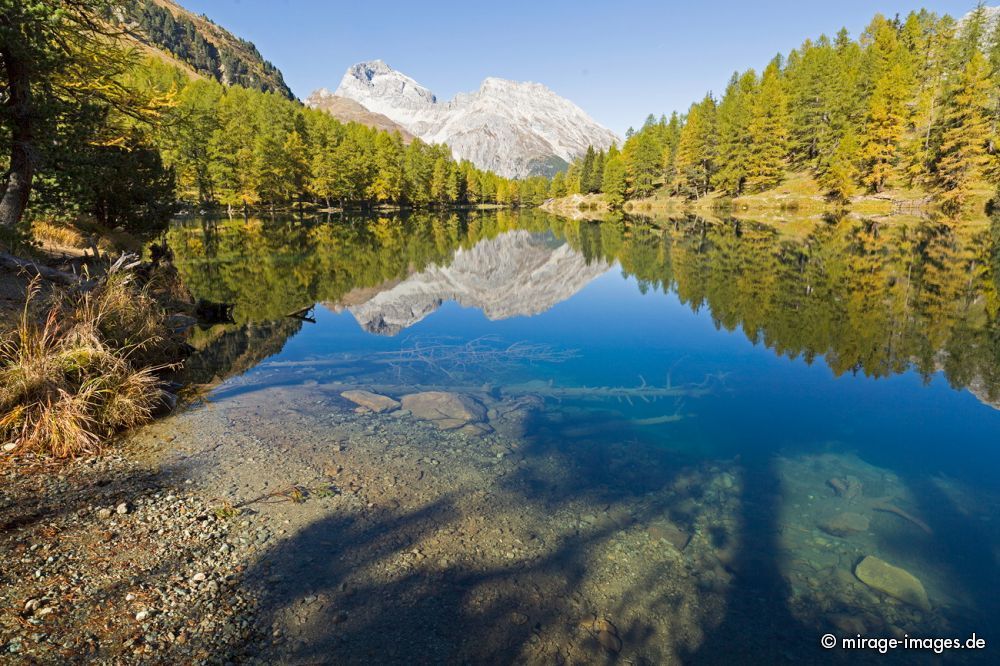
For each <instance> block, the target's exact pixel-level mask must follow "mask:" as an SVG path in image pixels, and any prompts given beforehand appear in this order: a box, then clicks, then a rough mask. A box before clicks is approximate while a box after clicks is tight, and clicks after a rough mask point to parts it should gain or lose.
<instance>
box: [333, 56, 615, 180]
mask: <svg viewBox="0 0 1000 666" xmlns="http://www.w3.org/2000/svg"><path fill="white" fill-rule="evenodd" d="M324 92H325V91H324ZM317 94H319V91H317ZM325 94H326V95H329V93H328V92H325ZM333 94H334V95H335V96H339V97H345V98H348V99H352V100H354V101H355V102H358V103H359V104H361V105H362V106H364V107H365V108H367V109H368V110H369V111H372V112H374V113H378V114H382V115H384V116H386V117H387V118H390V119H391V120H392V121H394V122H396V123H398V124H399V125H401V126H402V127H404V128H405V129H406V130H407V131H409V132H410V133H411V134H413V135H414V136H417V137H420V138H421V139H423V140H424V141H427V142H429V143H447V144H448V145H449V146H450V147H451V149H452V152H453V153H454V155H455V157H456V158H457V159H467V160H469V161H471V162H472V163H474V164H475V165H476V166H478V167H479V168H481V169H489V170H491V171H494V172H496V173H498V174H500V175H503V176H507V177H511V178H521V177H525V176H530V175H536V174H544V175H551V174H552V173H554V172H555V171H556V170H558V169H560V168H564V167H565V166H566V165H567V164H568V163H569V162H572V161H573V160H574V159H576V158H578V157H580V156H581V155H583V154H584V153H585V152H586V150H587V147H588V146H590V145H593V146H594V147H595V148H598V149H603V148H607V147H609V146H610V145H611V144H612V143H614V142H618V141H619V138H618V137H617V136H616V135H615V134H614V133H613V132H612V131H611V130H609V129H607V128H605V127H603V126H601V125H599V124H598V123H597V122H596V121H595V120H594V119H593V118H591V117H590V116H589V115H587V114H586V113H585V112H584V111H583V110H582V109H581V108H580V107H578V106H577V105H576V104H573V103H572V102H570V101H569V100H567V99H565V98H563V97H560V96H559V95H557V94H556V93H554V92H553V91H551V90H550V89H548V88H547V87H545V86H544V85H542V84H540V83H529V82H518V81H508V80H506V79H498V78H493V77H490V78H487V79H486V80H484V81H483V82H482V85H480V87H479V90H477V91H475V92H471V93H460V94H458V95H456V96H455V98H454V99H453V100H451V101H448V102H439V101H438V100H437V98H436V97H435V96H434V94H433V93H432V92H431V91H430V90H428V89H427V88H425V87H424V86H422V85H420V84H419V83H417V82H416V81H414V80H413V79H412V78H410V77H408V76H406V75H405V74H403V73H401V72H397V71H396V70H394V69H392V68H391V67H389V66H388V65H387V64H386V63H384V62H383V61H381V60H373V61H371V62H362V63H358V64H356V65H353V66H351V67H349V68H348V69H347V72H346V73H345V74H344V77H343V79H341V82H340V86H339V87H338V88H337V90H336V92H335V93H333ZM320 96H323V95H322V94H320Z"/></svg>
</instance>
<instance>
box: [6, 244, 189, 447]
mask: <svg viewBox="0 0 1000 666" xmlns="http://www.w3.org/2000/svg"><path fill="white" fill-rule="evenodd" d="M37 292H38V283H37V282H34V283H33V284H32V285H31V287H30V289H29V293H28V298H27V299H26V302H25V307H24V310H23V312H22V315H21V319H20V322H19V325H18V326H17V328H16V329H15V330H14V331H13V332H12V333H11V334H9V335H8V336H7V337H6V338H5V339H4V340H3V341H2V342H0V442H7V443H13V444H14V450H15V451H17V452H18V453H26V452H35V453H44V454H48V455H51V456H54V457H57V458H69V457H75V456H78V455H81V454H90V453H95V452H97V451H98V450H100V448H101V446H102V444H103V443H104V442H105V441H107V439H108V438H109V437H110V436H111V435H113V434H114V433H116V432H118V431H121V430H124V429H128V428H132V427H134V426H136V425H139V424H141V423H143V422H145V421H147V420H149V419H150V417H151V415H152V412H153V410H154V409H155V408H156V406H157V404H158V403H159V402H160V400H161V399H162V392H161V389H160V388H159V384H160V382H159V379H158V377H157V373H158V371H160V370H162V369H163V368H165V367H166V364H167V362H168V359H169V358H171V357H173V355H174V354H175V353H176V348H174V344H175V343H174V342H173V341H172V340H171V339H170V337H169V336H168V334H167V331H166V328H165V327H164V324H163V313H162V310H161V309H160V308H159V307H158V305H157V303H156V302H155V301H154V300H153V299H152V298H151V297H150V296H149V295H148V294H147V293H146V290H145V289H144V288H140V287H139V286H137V285H136V284H135V275H134V273H133V272H132V271H131V270H129V267H126V266H124V265H123V262H121V261H119V262H118V263H116V264H115V265H114V266H112V267H111V269H110V270H109V271H108V273H107V274H106V275H105V276H104V277H103V278H102V279H101V280H100V281H99V283H98V285H97V286H96V287H95V288H94V289H92V290H90V291H87V292H85V293H82V294H80V293H77V294H74V293H70V292H61V293H59V294H57V295H56V296H54V297H53V303H52V305H51V306H50V308H49V310H48V314H47V315H46V316H45V318H44V319H43V320H42V321H38V320H37V319H36V318H35V317H33V316H32V311H31V310H32V309H31V307H30V306H31V300H32V299H33V298H34V297H35V296H36V295H37Z"/></svg>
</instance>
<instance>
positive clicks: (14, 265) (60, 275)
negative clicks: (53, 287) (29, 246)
mask: <svg viewBox="0 0 1000 666" xmlns="http://www.w3.org/2000/svg"><path fill="white" fill-rule="evenodd" d="M0 269H4V270H8V271H11V272H13V273H26V274H27V275H29V276H30V277H35V276H38V277H40V278H42V279H43V280H48V281H49V282H55V283H56V284H60V285H62V286H64V287H78V288H80V289H85V290H86V289H91V288H93V287H94V286H95V285H96V284H97V283H96V282H95V281H94V280H90V279H86V278H84V277H83V276H82V275H76V274H75V273H67V272H65V271H60V270H57V269H55V268H50V267H48V266H45V265H42V264H39V263H37V262H34V261H31V260H30V259H22V258H20V257H15V256H14V255H12V254H8V253H6V252H0Z"/></svg>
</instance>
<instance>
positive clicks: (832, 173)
mask: <svg viewBox="0 0 1000 666" xmlns="http://www.w3.org/2000/svg"><path fill="white" fill-rule="evenodd" d="M857 159H858V141H857V138H856V136H855V134H854V132H853V130H848V131H847V133H845V134H844V136H842V137H841V138H840V141H839V142H838V144H837V148H836V150H834V152H833V155H832V156H831V157H830V159H829V161H828V164H827V168H826V169H825V170H824V171H823V173H822V175H821V176H820V177H819V184H820V186H821V187H823V189H825V190H826V192H827V194H828V195H829V196H830V197H831V198H833V199H835V200H837V201H842V202H843V201H847V200H848V199H849V198H850V197H851V195H852V194H854V190H855V183H856V182H857V180H858V168H857Z"/></svg>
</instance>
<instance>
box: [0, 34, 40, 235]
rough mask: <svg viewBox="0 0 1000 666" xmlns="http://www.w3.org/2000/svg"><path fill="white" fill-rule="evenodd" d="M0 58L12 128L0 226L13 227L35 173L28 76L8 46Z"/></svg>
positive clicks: (24, 203)
mask: <svg viewBox="0 0 1000 666" xmlns="http://www.w3.org/2000/svg"><path fill="white" fill-rule="evenodd" d="M0 61H2V62H3V67H4V69H5V70H6V72H5V73H6V75H7V108H8V110H9V114H10V118H11V122H12V128H11V141H10V171H9V172H8V174H7V178H6V180H7V182H6V184H5V188H4V193H3V199H2V200H0V227H8V228H9V227H13V226H14V225H15V224H17V223H18V222H20V221H21V216H22V215H23V214H24V209H25V207H27V205H28V197H29V196H30V195H31V181H32V179H33V178H34V175H35V161H36V156H35V148H34V136H33V134H32V129H33V128H32V122H31V79H30V75H29V73H28V66H27V63H25V62H22V61H21V60H19V59H18V58H17V56H16V55H14V54H12V53H11V52H10V50H9V49H2V50H0Z"/></svg>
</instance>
